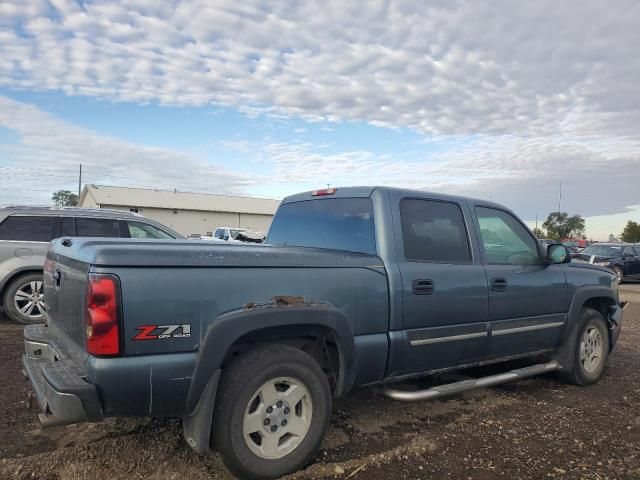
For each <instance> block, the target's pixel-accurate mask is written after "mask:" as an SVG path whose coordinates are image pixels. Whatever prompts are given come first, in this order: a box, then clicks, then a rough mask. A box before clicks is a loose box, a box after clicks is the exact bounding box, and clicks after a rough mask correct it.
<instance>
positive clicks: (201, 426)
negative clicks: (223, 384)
mask: <svg viewBox="0 0 640 480" xmlns="http://www.w3.org/2000/svg"><path fill="white" fill-rule="evenodd" d="M219 380H220V369H218V370H216V371H215V372H214V373H213V375H212V376H211V379H210V380H209V382H208V383H207V386H206V387H205V389H204V391H203V392H202V396H201V397H200V400H199V401H198V404H197V405H196V408H195V409H194V410H193V412H192V413H191V415H187V416H186V417H184V418H183V419H182V434H183V436H184V439H185V440H186V441H187V443H188V444H189V446H190V447H191V448H193V449H194V450H195V451H196V452H197V453H199V454H200V455H206V454H207V453H209V441H210V438H211V426H212V423H213V406H214V404H215V401H216V391H217V389H218V381H219Z"/></svg>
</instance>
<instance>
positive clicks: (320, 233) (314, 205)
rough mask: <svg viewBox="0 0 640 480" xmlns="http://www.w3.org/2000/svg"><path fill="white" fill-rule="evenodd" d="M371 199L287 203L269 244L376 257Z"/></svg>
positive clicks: (283, 207)
mask: <svg viewBox="0 0 640 480" xmlns="http://www.w3.org/2000/svg"><path fill="white" fill-rule="evenodd" d="M375 238H376V237H375V231H374V224H373V205H372V203H371V199H370V198H331V199H323V200H308V201H303V202H295V203H287V204H284V205H282V206H280V208H279V209H278V212H277V213H276V216H275V217H274V219H273V222H272V224H271V228H270V229H269V236H268V237H267V243H270V244H272V245H295V246H299V247H314V248H328V249H333V250H347V251H350V252H358V253H368V254H370V255H375V254H376V240H375Z"/></svg>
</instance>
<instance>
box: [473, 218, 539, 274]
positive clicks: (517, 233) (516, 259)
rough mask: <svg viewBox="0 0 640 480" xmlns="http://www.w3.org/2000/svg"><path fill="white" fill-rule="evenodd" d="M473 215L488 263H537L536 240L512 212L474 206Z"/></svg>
mask: <svg viewBox="0 0 640 480" xmlns="http://www.w3.org/2000/svg"><path fill="white" fill-rule="evenodd" d="M476 214H477V216H478V223H479V224H480V236H481V237H482V243H483V246H484V253H485V257H486V261H487V263H488V264H489V265H535V264H539V263H540V253H539V252H538V244H537V241H536V239H535V238H534V237H533V235H531V234H530V233H529V231H528V230H527V229H526V228H525V227H524V225H522V223H520V222H519V221H518V220H517V219H516V218H515V217H514V216H513V215H511V214H509V213H507V212H503V211H502V210H497V209H494V208H486V207H476Z"/></svg>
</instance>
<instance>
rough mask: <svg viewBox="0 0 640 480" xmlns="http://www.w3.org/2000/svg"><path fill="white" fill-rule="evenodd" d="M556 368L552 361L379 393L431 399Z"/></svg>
mask: <svg viewBox="0 0 640 480" xmlns="http://www.w3.org/2000/svg"><path fill="white" fill-rule="evenodd" d="M558 369H560V364H559V363H558V362H556V361H553V362H548V363H540V364H537V365H531V366H530V367H524V368H518V369H517V370H511V371H509V372H506V373H499V374H497V375H489V376H488V377H482V378H474V379H471V380H462V381H460V382H455V383H447V384H445V385H438V386H437V387H431V388H427V389H426V390H417V391H413V392H412V391H406V390H395V389H393V388H382V390H381V393H382V394H383V395H384V396H385V397H387V398H391V399H393V400H399V401H401V402H419V401H421V400H432V399H434V398H438V397H444V396H445V395H453V394H456V393H461V392H466V391H467V390H474V389H476V388H482V387H492V386H494V385H500V384H501V383H507V382H511V381H513V380H519V379H521V378H527V377H534V376H536V375H541V374H543V373H547V372H553V371H554V370H558Z"/></svg>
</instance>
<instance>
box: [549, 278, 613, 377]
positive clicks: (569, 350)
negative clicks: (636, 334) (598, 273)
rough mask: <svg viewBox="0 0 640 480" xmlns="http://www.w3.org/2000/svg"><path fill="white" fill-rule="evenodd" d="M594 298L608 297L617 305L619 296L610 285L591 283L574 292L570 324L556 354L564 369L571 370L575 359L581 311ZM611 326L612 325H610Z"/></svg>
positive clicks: (570, 309) (608, 321) (608, 300)
mask: <svg viewBox="0 0 640 480" xmlns="http://www.w3.org/2000/svg"><path fill="white" fill-rule="evenodd" d="M593 298H601V299H606V301H607V302H608V303H609V306H611V305H617V303H618V298H617V295H616V292H615V290H613V289H612V288H610V287H605V286H600V285H590V286H582V287H578V288H577V289H576V290H575V291H574V294H573V297H572V299H571V304H570V306H569V313H568V324H567V329H566V330H565V334H564V338H563V342H562V346H561V347H560V348H559V349H558V351H557V352H556V354H555V355H554V358H555V360H557V361H558V363H559V364H560V365H561V367H562V370H567V371H570V370H571V369H572V368H573V363H574V361H575V348H576V342H577V341H578V331H577V330H578V328H579V327H580V312H581V311H582V308H583V307H584V306H585V304H586V303H587V302H588V301H589V300H590V299H593ZM605 320H606V321H607V323H609V324H610V323H611V319H610V318H609V316H608V315H607V316H606V317H605ZM609 327H611V325H609Z"/></svg>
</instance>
